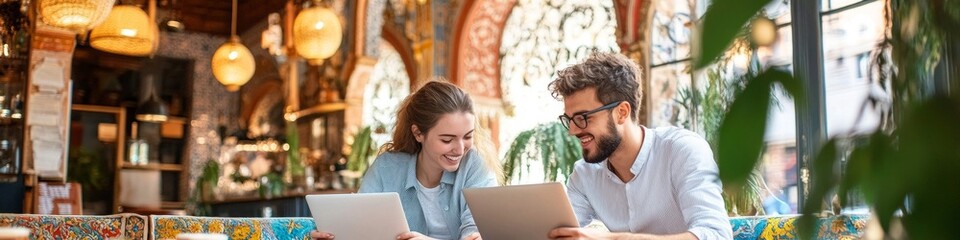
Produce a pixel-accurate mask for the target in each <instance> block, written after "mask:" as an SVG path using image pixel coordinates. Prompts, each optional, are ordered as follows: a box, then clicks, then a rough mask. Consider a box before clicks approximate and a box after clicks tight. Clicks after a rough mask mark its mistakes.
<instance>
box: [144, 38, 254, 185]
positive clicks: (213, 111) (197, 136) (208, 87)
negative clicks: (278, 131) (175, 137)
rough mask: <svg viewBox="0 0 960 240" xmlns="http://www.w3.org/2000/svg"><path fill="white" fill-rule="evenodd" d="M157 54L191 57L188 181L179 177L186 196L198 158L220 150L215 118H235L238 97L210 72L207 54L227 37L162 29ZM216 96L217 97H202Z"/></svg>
mask: <svg viewBox="0 0 960 240" xmlns="http://www.w3.org/2000/svg"><path fill="white" fill-rule="evenodd" d="M161 33H162V35H161V37H160V44H159V49H158V50H157V55H158V56H164V57H170V58H178V59H187V60H192V61H193V71H192V72H193V81H192V84H193V86H191V90H192V92H193V95H192V96H191V98H192V99H193V103H192V104H191V105H190V117H191V119H190V128H189V129H190V130H189V132H188V136H187V143H186V146H185V147H184V149H183V151H184V152H185V153H186V154H188V155H187V156H185V157H186V158H185V159H184V161H185V162H184V164H186V165H187V166H189V167H188V173H189V175H190V176H189V178H188V179H189V181H182V184H183V185H186V186H185V187H181V188H180V189H181V192H180V196H187V193H189V192H190V190H192V188H193V184H186V183H191V182H194V181H195V179H197V177H199V174H200V173H201V172H202V171H201V169H203V164H204V163H205V161H201V160H204V159H207V158H211V157H216V156H219V154H220V144H221V143H220V137H219V135H218V134H217V131H216V130H217V118H218V117H219V114H223V116H225V117H226V118H227V119H237V117H236V116H238V113H237V110H238V109H239V108H238V107H237V106H238V97H237V94H235V93H230V92H227V90H226V89H225V88H223V86H222V85H220V82H217V79H216V78H214V76H213V71H212V69H211V68H210V58H211V57H212V56H213V52H214V51H216V50H217V48H219V47H220V45H221V44H223V43H224V42H225V41H226V40H227V39H225V38H223V37H218V36H213V35H207V34H201V33H176V32H161ZM209 99H217V101H204V100H209Z"/></svg>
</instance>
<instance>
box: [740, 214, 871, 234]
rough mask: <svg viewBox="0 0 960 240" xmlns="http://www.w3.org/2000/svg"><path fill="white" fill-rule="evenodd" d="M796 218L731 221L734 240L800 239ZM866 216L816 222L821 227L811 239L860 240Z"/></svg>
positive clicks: (772, 217)
mask: <svg viewBox="0 0 960 240" xmlns="http://www.w3.org/2000/svg"><path fill="white" fill-rule="evenodd" d="M798 219H800V216H799V215H789V216H760V217H735V218H731V219H730V225H732V226H733V239H743V240H746V239H799V236H798V233H797V229H796V222H797V220H798ZM867 220H868V216H867V215H837V216H830V217H826V218H820V219H817V225H818V226H820V227H819V230H818V231H817V234H816V237H815V238H814V239H860V235H862V234H863V230H864V228H865V227H866V225H867Z"/></svg>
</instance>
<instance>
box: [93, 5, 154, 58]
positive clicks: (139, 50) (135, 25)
mask: <svg viewBox="0 0 960 240" xmlns="http://www.w3.org/2000/svg"><path fill="white" fill-rule="evenodd" d="M151 2H152V1H151ZM157 35H158V29H157V25H156V24H154V23H153V20H152V18H151V17H150V16H148V15H147V13H146V12H144V11H143V9H140V7H137V6H130V5H117V6H114V7H113V10H111V11H110V15H109V16H107V20H106V21H104V22H103V24H101V25H100V26H97V27H96V28H93V31H91V32H90V46H91V47H93V48H96V49H98V50H100V51H104V52H109V53H115V54H120V55H127V56H136V57H144V56H149V55H151V54H153V52H154V51H155V50H156V42H157Z"/></svg>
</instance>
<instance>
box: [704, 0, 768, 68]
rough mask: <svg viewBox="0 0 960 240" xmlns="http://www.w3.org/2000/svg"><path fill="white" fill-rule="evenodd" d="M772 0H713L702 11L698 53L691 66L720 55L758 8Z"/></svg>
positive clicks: (709, 60) (706, 62)
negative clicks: (705, 9) (694, 62)
mask: <svg viewBox="0 0 960 240" xmlns="http://www.w3.org/2000/svg"><path fill="white" fill-rule="evenodd" d="M771 1H773V0H715V1H713V4H710V7H709V8H707V12H706V13H705V14H704V15H703V29H702V32H701V34H700V35H699V36H700V39H699V40H698V41H697V42H699V43H700V53H699V54H698V55H696V57H697V61H696V64H695V65H694V69H701V68H703V67H705V66H707V65H709V64H710V63H712V62H714V61H715V60H716V59H717V58H718V57H720V56H721V55H722V54H723V52H724V51H726V50H727V48H729V46H730V44H731V43H733V40H734V39H735V38H736V36H737V34H738V33H740V31H741V30H742V29H743V26H744V25H746V24H747V21H749V20H750V18H752V17H753V16H754V15H756V14H757V12H759V11H760V9H762V8H763V6H765V5H766V4H767V3H770V2H771Z"/></svg>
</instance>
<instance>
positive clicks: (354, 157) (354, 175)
mask: <svg viewBox="0 0 960 240" xmlns="http://www.w3.org/2000/svg"><path fill="white" fill-rule="evenodd" d="M372 132H373V130H372V129H371V127H370V126H366V127H364V128H363V129H360V132H358V133H357V134H356V135H354V136H353V144H351V145H350V153H349V154H347V168H346V169H344V170H341V171H340V176H341V177H343V181H344V183H346V184H347V186H346V187H347V188H355V187H356V186H359V185H360V178H361V177H362V176H363V174H364V173H365V172H366V171H367V167H369V166H370V164H371V159H373V157H374V156H375V155H376V154H377V149H376V146H375V144H374V142H373V138H372V137H371V134H372Z"/></svg>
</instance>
